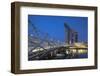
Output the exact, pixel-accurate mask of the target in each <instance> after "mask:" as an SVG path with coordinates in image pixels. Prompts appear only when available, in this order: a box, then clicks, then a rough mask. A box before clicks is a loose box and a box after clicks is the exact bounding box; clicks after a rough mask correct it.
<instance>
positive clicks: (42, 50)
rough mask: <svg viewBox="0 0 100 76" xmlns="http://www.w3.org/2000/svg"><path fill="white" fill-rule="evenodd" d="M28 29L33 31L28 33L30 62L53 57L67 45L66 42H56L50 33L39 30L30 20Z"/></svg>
mask: <svg viewBox="0 0 100 76" xmlns="http://www.w3.org/2000/svg"><path fill="white" fill-rule="evenodd" d="M28 27H30V30H31V33H28V60H37V59H38V60H40V59H46V58H48V57H49V55H50V57H52V55H53V54H56V52H57V51H58V48H59V47H62V46H64V45H65V43H64V42H61V41H60V40H55V39H54V38H51V37H50V36H49V34H48V33H44V32H43V31H41V30H39V29H38V28H37V27H36V26H35V25H34V24H33V23H32V21H31V20H28ZM37 50H38V51H37Z"/></svg>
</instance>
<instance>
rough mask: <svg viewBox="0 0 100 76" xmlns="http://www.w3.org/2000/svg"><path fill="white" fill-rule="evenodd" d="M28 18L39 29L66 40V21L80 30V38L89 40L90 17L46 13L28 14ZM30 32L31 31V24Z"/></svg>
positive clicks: (71, 26) (76, 29)
mask: <svg viewBox="0 0 100 76" xmlns="http://www.w3.org/2000/svg"><path fill="white" fill-rule="evenodd" d="M28 19H29V20H30V21H31V22H32V23H33V24H34V25H35V27H36V28H37V29H38V30H41V31H42V32H46V33H48V34H49V36H50V38H54V39H57V40H60V41H65V28H64V23H67V24H68V25H69V26H70V28H72V29H74V30H75V31H77V32H78V40H79V41H84V42H87V39H88V18H87V17H74V16H72V17H71V16H50V15H48V16H46V15H28ZM28 30H29V31H28V33H29V34H30V33H32V32H31V28H30V24H29V25H28Z"/></svg>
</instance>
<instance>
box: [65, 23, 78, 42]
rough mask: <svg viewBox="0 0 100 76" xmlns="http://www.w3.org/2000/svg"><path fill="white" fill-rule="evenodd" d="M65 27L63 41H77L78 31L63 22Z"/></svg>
mask: <svg viewBox="0 0 100 76" xmlns="http://www.w3.org/2000/svg"><path fill="white" fill-rule="evenodd" d="M64 27H65V42H67V43H68V44H72V43H75V42H78V33H77V32H76V31H74V30H73V29H71V28H70V27H69V26H68V24H66V23H64Z"/></svg>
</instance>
